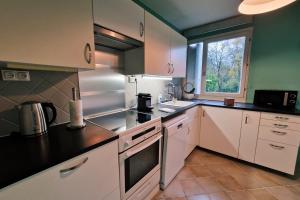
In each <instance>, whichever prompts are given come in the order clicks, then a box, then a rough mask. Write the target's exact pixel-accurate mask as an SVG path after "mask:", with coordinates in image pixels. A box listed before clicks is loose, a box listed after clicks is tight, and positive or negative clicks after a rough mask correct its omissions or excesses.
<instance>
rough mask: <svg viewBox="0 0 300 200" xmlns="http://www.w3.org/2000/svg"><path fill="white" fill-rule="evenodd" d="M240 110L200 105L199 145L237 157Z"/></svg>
mask: <svg viewBox="0 0 300 200" xmlns="http://www.w3.org/2000/svg"><path fill="white" fill-rule="evenodd" d="M241 119H242V111H241V110H236V109H226V108H216V107H206V106H203V107H202V122H201V134H200V146H201V147H203V148H206V149H209V150H212V151H216V152H219V153H222V154H225V155H228V156H232V157H236V158H237V157H238V150H239V143H240V131H241Z"/></svg>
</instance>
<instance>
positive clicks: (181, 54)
mask: <svg viewBox="0 0 300 200" xmlns="http://www.w3.org/2000/svg"><path fill="white" fill-rule="evenodd" d="M186 59H187V39H186V38H185V37H183V36H182V35H180V34H179V33H177V32H175V31H173V30H172V31H171V67H172V76H173V77H185V75H186Z"/></svg>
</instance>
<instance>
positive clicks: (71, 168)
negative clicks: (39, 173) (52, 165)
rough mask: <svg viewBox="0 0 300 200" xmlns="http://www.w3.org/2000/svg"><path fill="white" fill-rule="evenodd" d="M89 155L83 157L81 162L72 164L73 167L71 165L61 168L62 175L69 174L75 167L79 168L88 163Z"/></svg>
mask: <svg viewBox="0 0 300 200" xmlns="http://www.w3.org/2000/svg"><path fill="white" fill-rule="evenodd" d="M88 159H89V158H88V157H86V158H85V159H83V160H82V161H81V162H80V163H78V164H76V165H74V166H72V167H69V168H66V169H61V170H60V171H59V172H60V174H61V175H67V174H69V173H70V172H72V171H74V170H75V169H78V168H79V167H81V166H82V165H83V164H84V163H86V162H87V161H88Z"/></svg>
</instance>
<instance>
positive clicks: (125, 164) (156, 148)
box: [119, 123, 162, 200]
mask: <svg viewBox="0 0 300 200" xmlns="http://www.w3.org/2000/svg"><path fill="white" fill-rule="evenodd" d="M156 125H157V124H154V125H152V126H156ZM147 130H148V132H147ZM149 130H151V132H152V136H150V137H147V139H145V140H143V141H142V142H140V143H138V144H136V145H134V146H132V147H131V148H129V149H127V150H126V151H124V152H122V153H121V154H119V163H120V187H121V199H134V200H138V199H144V198H145V195H147V194H149V193H150V192H151V191H152V189H153V188H154V187H155V186H156V185H158V183H159V178H160V164H161V143H162V142H161V138H162V134H161V131H160V130H161V127H160V123H159V127H156V128H155V129H154V130H158V132H157V131H155V132H154V130H153V129H152V128H151V129H149V128H148V129H147V128H146V131H143V132H141V133H139V134H136V135H138V136H139V137H144V136H145V135H146V134H149ZM133 137H134V136H133ZM120 139H121V138H120ZM136 139H138V138H136Z"/></svg>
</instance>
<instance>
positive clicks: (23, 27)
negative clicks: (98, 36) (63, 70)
mask: <svg viewBox="0 0 300 200" xmlns="http://www.w3.org/2000/svg"><path fill="white" fill-rule="evenodd" d="M0 27H1V37H0V44H1V45H0V61H3V62H8V63H17V64H27V65H28V66H30V65H29V64H31V65H42V66H44V67H45V66H58V67H72V68H94V34H93V17H92V1H82V0H64V1H61V0H51V1H37V0H27V1H19V0H4V1H1V2H0ZM45 68H46V67H45ZM40 69H43V67H40Z"/></svg>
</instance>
